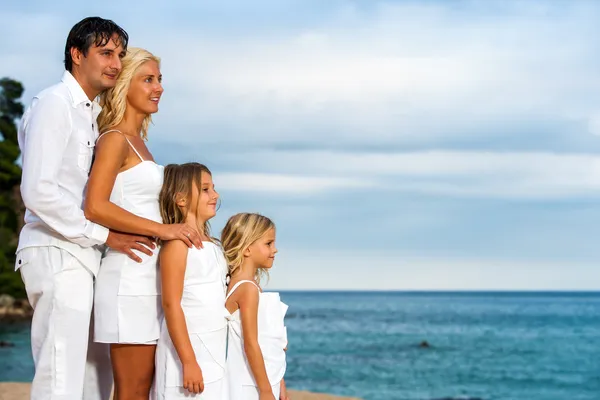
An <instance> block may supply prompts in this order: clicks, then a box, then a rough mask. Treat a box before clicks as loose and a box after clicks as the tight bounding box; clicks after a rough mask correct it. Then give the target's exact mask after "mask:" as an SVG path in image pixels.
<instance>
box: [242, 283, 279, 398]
mask: <svg viewBox="0 0 600 400" xmlns="http://www.w3.org/2000/svg"><path fill="white" fill-rule="evenodd" d="M258 301H259V291H258V290H257V289H256V287H254V285H242V286H241V287H240V288H239V289H238V295H237V299H236V302H237V303H238V306H239V308H240V314H241V320H242V332H243V335H244V351H245V352H246V358H247V359H248V364H249V365H250V370H251V371H252V375H253V376H254V380H255V381H256V385H257V386H258V391H259V393H260V395H261V396H264V395H266V394H269V393H270V394H271V396H273V389H272V388H271V384H270V383H269V378H268V376H267V369H266V368H265V360H264V358H263V355H262V351H261V350H260V346H259V344H258Z"/></svg>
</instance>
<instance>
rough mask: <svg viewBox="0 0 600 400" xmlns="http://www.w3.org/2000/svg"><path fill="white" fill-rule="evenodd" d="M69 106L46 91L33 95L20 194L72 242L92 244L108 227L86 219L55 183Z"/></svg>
mask: <svg viewBox="0 0 600 400" xmlns="http://www.w3.org/2000/svg"><path fill="white" fill-rule="evenodd" d="M69 107H70V105H69V104H68V103H67V102H66V101H65V100H64V99H62V98H60V97H58V96H56V95H52V94H47V95H45V96H43V97H42V98H39V99H34V102H33V103H32V106H31V109H30V110H28V115H25V118H24V119H23V127H22V129H23V135H22V137H21V139H22V151H23V177H22V181H21V195H22V197H23V202H24V203H25V207H27V209H28V210H30V211H31V212H33V213H34V214H35V215H37V216H38V217H39V218H40V219H41V220H42V221H44V223H46V224H47V225H48V226H49V227H50V228H51V229H53V230H54V231H56V232H58V233H59V234H61V235H62V236H63V237H64V238H65V239H67V240H69V241H71V242H73V243H76V244H78V245H80V246H82V247H91V246H94V245H98V244H103V243H105V242H106V239H107V237H108V232H109V230H108V229H107V228H105V227H103V226H101V225H98V224H95V223H93V222H91V221H89V220H87V219H86V218H85V215H84V213H83V210H82V209H81V205H80V204H77V203H76V202H74V201H73V200H71V199H69V198H68V196H65V195H64V194H63V193H62V191H61V190H60V188H59V186H58V183H57V182H58V180H57V177H58V174H59V171H60V169H61V166H62V163H63V157H64V154H65V151H66V148H67V143H68V141H69V138H70V136H71V130H72V122H71V115H70V114H71V112H70V109H69ZM82 189H83V188H82Z"/></svg>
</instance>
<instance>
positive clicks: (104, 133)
mask: <svg viewBox="0 0 600 400" xmlns="http://www.w3.org/2000/svg"><path fill="white" fill-rule="evenodd" d="M110 132H119V133H120V134H121V135H123V136H125V134H124V133H123V132H121V131H120V130H118V129H109V130H107V131H104V132H102V133H101V134H100V136H98V139H96V142H98V140H100V138H101V137H102V136H104V135H106V134H107V133H110Z"/></svg>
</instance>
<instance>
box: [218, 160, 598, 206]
mask: <svg viewBox="0 0 600 400" xmlns="http://www.w3.org/2000/svg"><path fill="white" fill-rule="evenodd" d="M227 157H231V158H232V159H233V158H240V159H243V158H244V156H240V155H238V154H229V155H228V156H227ZM252 160H253V167H254V168H258V169H261V168H265V169H269V168H272V166H274V165H275V166H277V167H278V169H279V171H280V172H282V173H283V174H281V173H280V174H269V173H262V174H253V173H247V174H233V175H229V176H225V177H224V178H225V184H226V186H227V187H228V188H230V189H234V188H236V189H237V190H268V191H281V192H289V191H295V190H297V191H299V192H303V191H306V190H315V191H321V190H333V189H336V190H338V189H354V188H358V187H365V188H379V189H382V190H392V191H394V190H398V191H404V192H412V193H424V194H432V195H446V196H459V197H482V198H510V199H535V200H543V199H567V198H578V197H598V196H600V156H596V155H587V154H555V153H542V152H537V153H536V152H531V153H515V152H505V153H500V152H482V151H471V152H467V151H423V152H405V153H390V154H386V153H357V154H351V153H337V152H326V151H312V152H292V151H273V152H256V153H253V157H252ZM248 168H252V166H248ZM294 174H302V175H301V176H298V175H294ZM218 179H220V178H217V180H218ZM221 185H222V184H221Z"/></svg>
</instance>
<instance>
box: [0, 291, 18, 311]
mask: <svg viewBox="0 0 600 400" xmlns="http://www.w3.org/2000/svg"><path fill="white" fill-rule="evenodd" d="M14 304H15V298H14V297H12V296H10V295H8V294H0V308H2V307H6V308H11V307H12V306H13V305H14Z"/></svg>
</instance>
